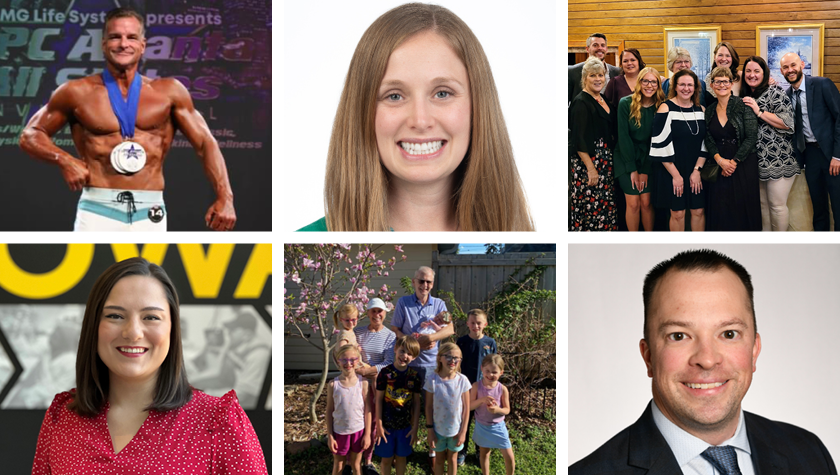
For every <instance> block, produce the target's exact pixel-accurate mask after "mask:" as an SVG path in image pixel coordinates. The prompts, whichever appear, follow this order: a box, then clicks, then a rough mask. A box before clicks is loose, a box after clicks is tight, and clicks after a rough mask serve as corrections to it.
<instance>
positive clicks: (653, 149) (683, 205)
mask: <svg viewBox="0 0 840 475" xmlns="http://www.w3.org/2000/svg"><path fill="white" fill-rule="evenodd" d="M671 82H672V84H673V87H672V88H671V90H670V91H669V92H668V100H667V101H665V102H663V103H662V105H660V106H659V108H658V109H657V110H656V116H655V117H654V118H653V133H652V134H651V144H650V159H651V161H654V162H661V163H662V166H657V167H655V170H656V171H655V175H656V179H655V181H654V188H655V189H654V192H653V193H654V199H655V201H656V203H655V206H656V207H657V208H670V210H671V219H670V221H669V223H668V224H669V227H670V230H671V231H685V211H686V210H687V209H688V210H691V230H692V231H703V230H704V229H705V223H706V217H705V213H704V211H703V207H704V206H705V195H704V191H703V184H702V180H701V179H700V171H699V170H700V168H702V167H703V164H704V163H705V161H706V148H705V147H704V146H703V139H704V137H706V122H705V121H704V120H703V107H702V106H701V105H700V97H699V96H700V80H699V79H697V75H696V74H694V72H693V71H691V70H690V69H683V70H681V71H679V72H677V74H674V77H673V78H671Z"/></svg>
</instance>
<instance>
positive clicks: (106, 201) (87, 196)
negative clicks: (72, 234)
mask: <svg viewBox="0 0 840 475" xmlns="http://www.w3.org/2000/svg"><path fill="white" fill-rule="evenodd" d="M73 230H74V231H100V232H101V231H166V206H165V205H164V204H163V192H162V191H143V190H116V189H111V188H89V187H86V188H85V189H84V190H82V197H81V198H79V206H78V209H77V210H76V223H75V225H74V226H73Z"/></svg>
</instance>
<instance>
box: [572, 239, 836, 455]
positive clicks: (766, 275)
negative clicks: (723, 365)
mask: <svg viewBox="0 0 840 475" xmlns="http://www.w3.org/2000/svg"><path fill="white" fill-rule="evenodd" d="M703 247H706V248H711V249H714V250H717V251H719V252H722V253H723V254H726V255H727V256H729V257H731V258H733V259H735V260H736V261H738V262H739V263H741V264H742V265H743V266H744V267H745V268H746V269H747V271H748V272H749V273H750V275H751V276H752V280H753V287H754V288H755V310H756V320H757V326H758V333H759V334H760V335H761V343H762V349H761V354H760V355H759V357H758V361H757V365H756V366H757V369H756V372H755V373H754V374H753V381H752V386H751V387H750V389H749V391H748V392H747V395H746V396H745V397H744V400H743V402H742V408H743V409H744V410H745V411H749V412H752V413H755V414H758V415H761V416H764V417H766V418H768V419H771V420H776V421H782V422H787V423H790V424H793V425H796V426H799V427H802V428H804V429H806V430H808V431H810V432H813V433H815V434H816V435H817V436H818V437H819V438H820V439H821V440H822V442H823V443H824V444H825V446H826V447H827V448H828V451H829V453H830V454H832V457H833V458H834V460H835V463H838V462H840V430H838V429H837V428H838V427H840V410H838V409H837V394H838V393H840V380H838V378H836V377H834V375H835V374H836V368H838V367H840V345H838V343H837V340H838V336H840V321H838V316H840V292H838V287H837V278H838V274H839V273H840V245H796V244H783V245H768V244H749V245H746V244H745V245H738V244H728V245H707V246H706V245H668V244H653V245H632V244H629V245H628V244H625V245H570V246H569V337H568V342H569V353H568V355H569V372H568V377H569V399H568V410H569V427H568V430H569V432H568V436H569V437H568V438H569V455H568V463H569V464H572V463H575V462H577V461H578V460H580V459H582V458H583V457H585V456H587V455H589V454H590V453H592V452H593V451H594V450H595V449H597V448H598V447H600V446H601V445H602V444H603V443H605V442H606V441H607V440H609V439H611V438H612V437H613V436H614V435H616V434H617V433H618V432H620V431H621V430H623V429H624V428H626V427H627V426H629V425H631V424H633V423H634V422H636V420H637V419H638V418H639V417H640V416H641V415H642V412H643V411H644V409H645V407H646V405H647V404H648V402H649V401H650V399H651V398H652V396H651V386H650V385H651V380H650V378H648V377H647V372H646V369H645V364H644V362H643V361H642V357H641V355H640V353H639V340H640V339H641V338H642V322H643V318H644V314H643V305H642V284H643V282H644V278H645V275H646V274H647V272H648V271H649V270H650V269H651V268H652V267H653V266H654V265H656V264H657V263H659V262H661V261H663V260H666V259H669V258H671V257H673V256H674V255H675V254H677V253H678V252H680V251H683V250H688V249H698V248H703Z"/></svg>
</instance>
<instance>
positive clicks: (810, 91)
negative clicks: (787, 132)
mask: <svg viewBox="0 0 840 475" xmlns="http://www.w3.org/2000/svg"><path fill="white" fill-rule="evenodd" d="M802 80H803V81H805V101H806V102H807V103H808V104H807V106H808V121H809V122H810V121H812V120H814V104H816V103H817V102H818V101H819V100H820V97H818V96H821V91H818V90H817V86H816V85H815V84H814V81H813V80H812V79H811V76H805V77H803V78H802ZM811 130H812V131H813V130H814V123H811Z"/></svg>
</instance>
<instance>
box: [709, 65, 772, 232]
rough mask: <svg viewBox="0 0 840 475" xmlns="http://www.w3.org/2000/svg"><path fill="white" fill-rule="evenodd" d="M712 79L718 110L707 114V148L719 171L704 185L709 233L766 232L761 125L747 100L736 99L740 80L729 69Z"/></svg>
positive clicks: (716, 71) (718, 70) (718, 71)
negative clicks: (759, 152) (758, 148)
mask: <svg viewBox="0 0 840 475" xmlns="http://www.w3.org/2000/svg"><path fill="white" fill-rule="evenodd" d="M710 77H711V84H712V87H713V88H714V90H715V95H716V96H717V105H716V106H712V107H709V108H708V109H707V110H706V129H707V130H708V133H707V134H706V149H708V150H709V157H711V158H713V159H714V160H715V162H717V165H718V166H719V167H720V172H719V173H718V174H717V175H718V176H717V179H716V180H710V181H707V182H706V183H705V185H706V191H707V193H706V211H707V214H708V216H707V221H706V225H707V229H708V230H709V231H761V198H760V193H759V185H758V158H757V157H756V150H755V143H756V138H757V136H758V122H757V120H756V117H755V114H754V113H753V112H752V111H751V110H750V109H749V108H748V107H747V106H746V105H745V104H744V101H743V100H742V99H741V98H740V97H738V96H733V95H732V82H733V81H734V80H735V76H734V75H733V74H732V71H731V70H730V69H729V68H719V67H718V68H715V69H713V70H712V73H711V75H710ZM710 163H711V162H710ZM706 175H707V176H708V174H706Z"/></svg>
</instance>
